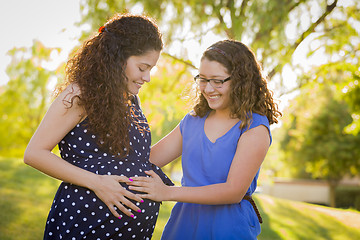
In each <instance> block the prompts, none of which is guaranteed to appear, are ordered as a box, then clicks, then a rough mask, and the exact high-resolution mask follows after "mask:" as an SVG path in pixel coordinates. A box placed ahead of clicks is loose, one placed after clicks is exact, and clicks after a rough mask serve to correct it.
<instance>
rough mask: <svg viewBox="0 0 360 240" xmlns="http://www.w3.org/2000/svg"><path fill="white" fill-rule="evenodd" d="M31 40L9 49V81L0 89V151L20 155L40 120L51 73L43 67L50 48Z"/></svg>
mask: <svg viewBox="0 0 360 240" xmlns="http://www.w3.org/2000/svg"><path fill="white" fill-rule="evenodd" d="M54 50H57V51H59V49H52V48H46V47H44V46H43V45H42V44H41V43H40V42H38V41H34V45H33V46H32V47H31V48H29V49H26V48H14V49H12V50H11V51H9V55H10V56H11V57H12V61H11V63H10V65H9V66H8V68H7V74H8V76H9V78H10V81H9V82H8V83H7V85H5V86H4V87H3V89H2V91H1V92H0V111H1V112H2V116H1V118H0V138H1V139H2V140H1V142H0V155H3V156H17V157H20V156H22V154H23V151H24V149H25V147H26V145H27V143H28V141H29V140H30V138H31V136H32V134H33V133H34V131H35V130H36V128H37V126H38V124H39V123H40V121H41V119H42V117H43V115H44V113H45V111H46V109H47V107H48V103H49V90H48V89H47V86H48V84H49V82H50V80H51V79H52V78H54V77H55V73H54V72H53V71H49V70H47V69H45V68H44V67H43V64H45V63H46V62H47V61H49V60H50V55H51V52H52V51H54Z"/></svg>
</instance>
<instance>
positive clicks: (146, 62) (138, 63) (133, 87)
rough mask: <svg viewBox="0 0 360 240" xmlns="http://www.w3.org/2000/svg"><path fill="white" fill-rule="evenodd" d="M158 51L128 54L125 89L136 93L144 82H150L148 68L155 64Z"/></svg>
mask: <svg viewBox="0 0 360 240" xmlns="http://www.w3.org/2000/svg"><path fill="white" fill-rule="evenodd" d="M159 56H160V51H155V50H151V51H148V52H146V53H145V54H143V55H140V56H130V57H129V58H128V60H127V61H126V68H125V74H126V77H127V78H128V82H127V90H128V92H129V93H131V94H133V95H136V94H138V93H139V90H140V88H141V86H142V85H143V84H144V83H145V82H150V70H151V69H152V68H153V67H154V66H155V65H156V63H157V61H158V59H159Z"/></svg>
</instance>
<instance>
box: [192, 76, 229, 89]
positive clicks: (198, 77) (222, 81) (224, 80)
mask: <svg viewBox="0 0 360 240" xmlns="http://www.w3.org/2000/svg"><path fill="white" fill-rule="evenodd" d="M196 79H201V80H205V81H206V83H210V85H211V86H213V85H212V84H211V82H210V81H219V82H221V86H220V87H215V88H221V87H222V85H223V84H224V83H225V82H227V81H229V80H231V77H227V78H225V79H223V80H222V79H207V78H203V77H200V75H199V74H198V75H196V76H195V77H194V81H195V82H196V83H197V81H196ZM198 85H200V84H198ZM213 87H214V86H213Z"/></svg>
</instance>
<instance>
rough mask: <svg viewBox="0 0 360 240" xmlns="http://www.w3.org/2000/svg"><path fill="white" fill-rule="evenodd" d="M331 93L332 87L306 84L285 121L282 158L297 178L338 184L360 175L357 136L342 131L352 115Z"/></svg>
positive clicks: (359, 141) (359, 152)
mask: <svg viewBox="0 0 360 240" xmlns="http://www.w3.org/2000/svg"><path fill="white" fill-rule="evenodd" d="M334 93H335V91H334V87H333V86H331V85H330V86H326V85H320V84H318V83H311V84H310V83H309V84H308V85H307V86H306V87H304V88H303V89H302V92H301V94H300V95H299V96H298V97H296V98H295V99H294V100H293V101H292V104H291V105H290V107H289V110H291V112H288V114H287V117H285V118H284V129H285V131H284V135H283V138H282V146H283V150H284V151H285V152H286V154H285V155H286V158H285V159H286V160H287V162H289V161H288V160H289V159H291V161H290V162H291V163H289V165H293V167H294V170H296V175H298V176H301V177H306V175H307V174H309V176H311V177H312V178H321V179H326V180H335V181H339V180H341V179H342V178H343V177H344V176H345V175H349V176H356V175H357V174H359V171H360V151H359V150H358V146H359V145H360V136H357V135H352V134H348V133H346V132H345V130H344V129H345V128H346V126H347V125H348V124H350V123H351V122H352V118H351V114H350V111H349V108H348V106H347V104H346V103H345V102H344V101H341V100H339V99H336V97H335V94H334Z"/></svg>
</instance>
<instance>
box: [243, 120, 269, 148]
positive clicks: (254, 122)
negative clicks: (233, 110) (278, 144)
mask: <svg viewBox="0 0 360 240" xmlns="http://www.w3.org/2000/svg"><path fill="white" fill-rule="evenodd" d="M261 125H263V126H264V127H266V129H267V131H268V133H269V136H270V143H271V142H272V136H271V131H270V123H269V120H268V119H267V117H266V116H264V115H260V114H258V113H252V120H251V124H250V126H249V129H247V130H250V129H253V128H256V127H258V126H261Z"/></svg>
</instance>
